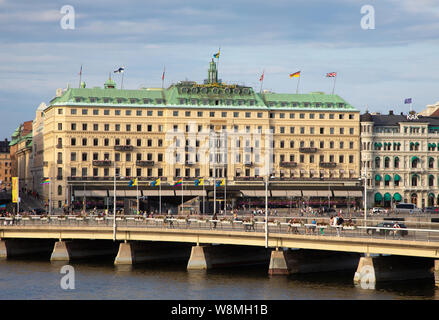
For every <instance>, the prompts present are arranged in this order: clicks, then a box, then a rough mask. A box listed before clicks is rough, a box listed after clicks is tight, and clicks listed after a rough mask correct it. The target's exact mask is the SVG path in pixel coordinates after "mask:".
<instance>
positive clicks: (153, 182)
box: [150, 178, 160, 187]
mask: <svg viewBox="0 0 439 320" xmlns="http://www.w3.org/2000/svg"><path fill="white" fill-rule="evenodd" d="M150 184H151V186H152V187H156V186H159V185H160V178H158V179H157V180H154V181H151V183H150Z"/></svg>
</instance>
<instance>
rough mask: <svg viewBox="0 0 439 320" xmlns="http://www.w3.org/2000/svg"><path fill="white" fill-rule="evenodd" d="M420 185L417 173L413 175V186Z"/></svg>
mask: <svg viewBox="0 0 439 320" xmlns="http://www.w3.org/2000/svg"><path fill="white" fill-rule="evenodd" d="M417 186H418V176H417V175H416V174H414V175H412V187H417Z"/></svg>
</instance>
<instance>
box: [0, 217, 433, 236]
mask: <svg viewBox="0 0 439 320" xmlns="http://www.w3.org/2000/svg"><path fill="white" fill-rule="evenodd" d="M383 221H384V220H382V219H374V220H371V219H368V220H367V221H364V220H362V219H359V218H356V219H348V220H347V221H346V220H345V223H344V224H343V225H342V226H337V227H335V226H333V225H331V224H330V220H329V218H327V217H326V218H325V217H323V218H307V217H305V218H304V217H274V218H269V219H268V230H269V233H271V234H282V233H283V234H298V235H314V236H341V237H364V238H380V239H383V238H384V239H395V238H396V239H407V240H415V241H438V242H439V223H431V222H420V221H414V222H410V221H404V224H405V225H406V226H407V228H386V227H378V226H377V225H378V224H379V223H382V222H383ZM313 222H314V223H313ZM387 222H389V221H387ZM113 223H114V216H112V215H111V216H98V215H87V216H75V215H66V216H64V215H52V216H37V215H29V216H11V217H0V227H8V226H30V225H52V226H78V227H81V226H84V227H85V226H112V225H113ZM116 224H117V226H118V227H121V226H126V227H139V228H167V229H168V228H180V229H199V230H218V231H248V232H264V231H265V221H264V219H263V218H262V217H256V218H253V219H251V218H250V217H249V216H248V217H240V218H239V220H234V219H233V218H232V217H230V216H220V217H219V218H217V219H216V220H213V219H212V217H211V216H155V217H144V216H140V215H132V216H122V215H119V216H116ZM395 231H396V232H395Z"/></svg>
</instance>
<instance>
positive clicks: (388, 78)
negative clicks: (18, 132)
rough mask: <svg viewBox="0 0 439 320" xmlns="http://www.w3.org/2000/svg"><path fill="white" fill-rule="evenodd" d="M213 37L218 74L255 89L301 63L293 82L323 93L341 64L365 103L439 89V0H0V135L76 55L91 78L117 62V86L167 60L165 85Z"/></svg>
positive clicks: (68, 76)
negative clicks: (299, 76) (330, 75)
mask: <svg viewBox="0 0 439 320" xmlns="http://www.w3.org/2000/svg"><path fill="white" fill-rule="evenodd" d="M66 6H69V7H66ZM364 6H368V7H367V8H369V9H368V10H366V11H363V10H364V8H365V7H364ZM362 8H363V10H362ZM370 8H372V9H370ZM67 9H69V10H67ZM72 9H73V10H72ZM219 48H221V53H220V59H219V66H218V68H219V78H220V79H222V81H223V82H226V83H240V84H245V85H249V86H252V87H254V88H255V90H257V91H259V88H260V85H261V83H260V81H259V79H260V77H261V74H262V72H264V82H263V89H267V90H271V91H273V92H277V93H295V92H296V86H297V79H296V78H293V79H290V78H289V76H288V75H289V74H290V73H293V72H296V71H301V78H300V87H299V91H300V93H309V92H314V91H322V92H325V93H331V91H332V89H333V84H334V79H333V78H327V77H326V73H328V72H337V80H336V86H335V93H336V94H338V95H339V96H341V97H342V98H343V99H345V100H346V101H347V102H348V103H350V104H351V105H353V106H354V107H356V108H357V109H359V110H360V111H361V112H362V113H363V112H365V111H366V110H369V112H382V113H387V112H388V111H389V110H393V111H394V112H395V113H400V112H408V111H409V106H408V105H405V104H404V99H405V98H412V101H413V105H412V106H413V109H414V110H416V111H421V110H423V109H425V107H426V105H428V104H434V103H436V102H438V101H439V90H438V83H439V81H438V80H439V63H438V57H439V0H376V1H375V0H307V1H296V0H270V1H266V0H252V1H249V0H234V1H228V0H222V1H205V0H199V1H198V0H195V1H190V0H186V1H181V0H160V1H157V0H154V1H151V0H132V1H129V0H125V1H113V0H94V1H77V0H69V1H67V0H63V1H58V0H51V1H47V0H39V1H34V0H0V61H1V63H0V112H1V115H2V116H1V117H0V139H4V138H9V139H10V136H11V134H12V133H13V131H14V130H15V128H16V127H17V126H18V125H19V124H20V123H22V122H24V121H27V120H33V119H34V117H35V111H36V109H37V108H38V106H39V104H40V103H41V102H45V103H46V104H48V103H49V101H50V100H51V99H52V98H53V97H54V96H55V92H56V89H57V88H66V87H67V86H68V85H70V87H78V86H79V71H80V68H81V65H82V80H83V81H85V83H86V85H87V87H95V86H100V87H102V86H103V84H104V82H105V81H106V80H107V79H108V75H109V73H111V74H112V77H113V79H114V80H115V81H116V83H117V85H118V86H120V82H121V76H120V74H114V73H113V71H114V70H116V69H117V68H119V67H120V66H124V67H125V73H124V79H123V84H124V88H125V89H138V88H140V87H161V77H162V73H163V69H164V68H165V69H166V73H165V86H166V87H167V86H169V85H171V84H172V83H176V82H178V81H181V80H192V81H197V82H203V80H204V79H206V78H207V69H208V64H209V62H210V60H211V58H212V56H213V54H214V53H216V52H218V49H219Z"/></svg>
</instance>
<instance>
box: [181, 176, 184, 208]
mask: <svg viewBox="0 0 439 320" xmlns="http://www.w3.org/2000/svg"><path fill="white" fill-rule="evenodd" d="M181 213H182V214H184V210H183V177H182V178H181Z"/></svg>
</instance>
